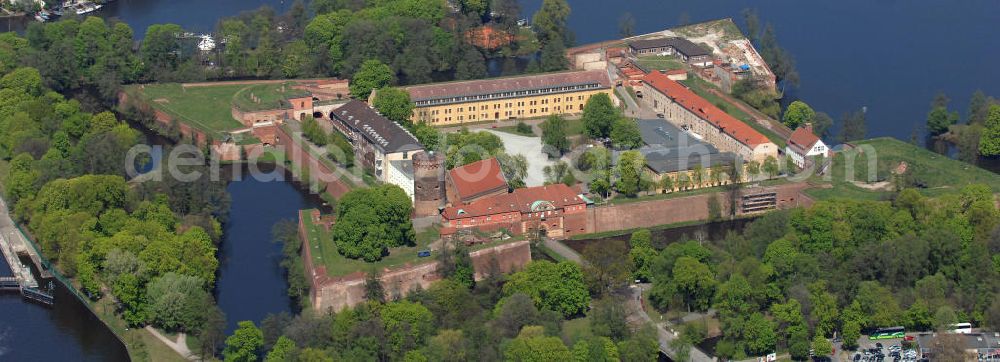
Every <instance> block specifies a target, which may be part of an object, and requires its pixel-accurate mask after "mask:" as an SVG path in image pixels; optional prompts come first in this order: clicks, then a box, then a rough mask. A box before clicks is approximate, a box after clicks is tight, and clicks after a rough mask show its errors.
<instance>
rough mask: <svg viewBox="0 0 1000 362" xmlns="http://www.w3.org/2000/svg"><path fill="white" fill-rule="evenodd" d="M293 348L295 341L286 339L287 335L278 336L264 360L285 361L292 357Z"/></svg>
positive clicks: (269, 361) (268, 361) (270, 361)
mask: <svg viewBox="0 0 1000 362" xmlns="http://www.w3.org/2000/svg"><path fill="white" fill-rule="evenodd" d="M295 348H296V347H295V342H293V341H292V340H291V339H288V337H285V336H281V337H278V341H277V342H275V343H274V347H273V348H271V351H270V352H268V353H267V358H265V359H264V360H265V361H267V362H284V361H287V360H289V359H290V358H291V357H292V353H293V352H294V351H295Z"/></svg>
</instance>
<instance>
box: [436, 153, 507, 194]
mask: <svg viewBox="0 0 1000 362" xmlns="http://www.w3.org/2000/svg"><path fill="white" fill-rule="evenodd" d="M448 177H449V178H450V179H451V182H452V183H453V184H454V185H455V190H456V191H458V197H460V198H462V199H463V200H464V199H468V198H472V197H475V196H477V195H483V194H487V193H490V192H492V191H496V190H498V189H501V188H502V189H505V190H506V189H507V179H505V178H504V176H503V170H502V169H501V168H500V162H498V161H497V159H496V158H495V157H494V158H489V159H485V160H482V161H476V162H473V163H470V164H468V165H465V166H459V167H455V168H453V169H452V170H451V171H449V172H448Z"/></svg>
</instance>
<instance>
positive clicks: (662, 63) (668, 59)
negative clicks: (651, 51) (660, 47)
mask: <svg viewBox="0 0 1000 362" xmlns="http://www.w3.org/2000/svg"><path fill="white" fill-rule="evenodd" d="M636 60H637V61H638V62H639V65H641V66H642V67H643V68H646V69H649V70H674V69H684V63H683V62H681V60H680V59H678V58H677V57H675V56H672V55H665V56H659V55H648V56H642V57H638V58H637V59H636Z"/></svg>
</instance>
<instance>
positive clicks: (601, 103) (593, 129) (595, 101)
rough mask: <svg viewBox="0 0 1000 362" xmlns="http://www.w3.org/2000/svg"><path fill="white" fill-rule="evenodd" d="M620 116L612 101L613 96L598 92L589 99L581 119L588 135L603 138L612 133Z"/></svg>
mask: <svg viewBox="0 0 1000 362" xmlns="http://www.w3.org/2000/svg"><path fill="white" fill-rule="evenodd" d="M619 118H620V115H619V114H618V109H617V108H615V105H614V103H612V102H611V97H609V96H608V95H607V94H605V93H598V94H595V95H593V96H591V97H590V98H588V99H587V103H586V104H585V105H584V106H583V116H582V117H581V120H582V122H583V126H584V128H585V130H586V132H587V136H589V137H590V138H602V137H608V136H609V135H611V128H612V125H613V124H614V122H615V120H617V119H619Z"/></svg>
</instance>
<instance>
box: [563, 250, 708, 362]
mask: <svg viewBox="0 0 1000 362" xmlns="http://www.w3.org/2000/svg"><path fill="white" fill-rule="evenodd" d="M544 242H545V246H546V247H548V248H549V249H552V251H555V252H556V253H558V254H559V255H561V256H562V257H563V258H566V260H570V261H572V262H574V263H577V264H580V263H582V260H581V259H580V254H577V253H576V252H575V251H573V249H570V248H569V247H568V246H566V244H563V243H561V242H559V241H557V240H552V239H549V238H546V239H545V241H544ZM650 287H652V285H650V284H648V283H646V284H633V285H630V286H629V288H628V289H629V293H630V295H629V298H628V310H629V315H628V317H627V318H628V320H629V321H642V322H648V323H650V324H652V325H653V326H655V327H656V334H657V336H658V339H659V344H660V351H663V353H666V354H667V355H668V356H670V357H671V358H674V359H676V356H677V354H676V353H675V352H674V349H673V347H671V345H670V344H671V343H672V342H673V341H674V340H676V339H677V335H675V334H674V333H673V332H672V330H671V329H668V328H670V327H671V325H670V323H669V322H666V321H654V320H653V319H652V318H650V317H649V314H648V313H646V310H645V309H644V308H643V307H642V292H643V291H644V290H648V289H649V288H650ZM689 354H690V356H691V358H690V361H691V362H712V361H715V359H714V358H712V357H709V356H708V355H707V354H705V352H702V350H701V349H698V347H695V346H691V351H690V353H689Z"/></svg>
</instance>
